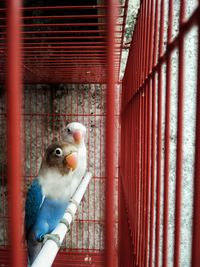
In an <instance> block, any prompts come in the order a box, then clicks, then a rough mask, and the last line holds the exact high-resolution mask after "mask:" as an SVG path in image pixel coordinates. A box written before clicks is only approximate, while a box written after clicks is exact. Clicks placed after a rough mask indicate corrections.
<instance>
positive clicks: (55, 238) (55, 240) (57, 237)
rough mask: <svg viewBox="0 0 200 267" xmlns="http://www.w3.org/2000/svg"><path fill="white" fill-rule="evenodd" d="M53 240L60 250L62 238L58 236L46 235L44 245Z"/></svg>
mask: <svg viewBox="0 0 200 267" xmlns="http://www.w3.org/2000/svg"><path fill="white" fill-rule="evenodd" d="M49 239H50V240H53V241H54V242H55V243H56V245H57V246H58V247H59V248H60V247H61V242H60V236H59V235H57V234H46V235H45V236H44V239H43V244H45V243H46V241H47V240H49Z"/></svg>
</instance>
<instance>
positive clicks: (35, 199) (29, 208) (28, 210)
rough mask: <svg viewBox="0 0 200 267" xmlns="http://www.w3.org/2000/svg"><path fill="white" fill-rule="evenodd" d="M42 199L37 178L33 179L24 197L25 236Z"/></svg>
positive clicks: (33, 221)
mask: <svg viewBox="0 0 200 267" xmlns="http://www.w3.org/2000/svg"><path fill="white" fill-rule="evenodd" d="M43 201H44V196H43V194H42V188H41V186H40V184H39V181H38V179H37V178H36V179H34V180H33V182H32V184H31V186H30V188H29V190H28V193H27V197H26V203H25V232H26V236H27V234H28V232H29V230H30V228H31V227H32V226H33V224H34V223H35V219H36V217H37V213H38V211H39V209H40V207H41V205H42V203H43Z"/></svg>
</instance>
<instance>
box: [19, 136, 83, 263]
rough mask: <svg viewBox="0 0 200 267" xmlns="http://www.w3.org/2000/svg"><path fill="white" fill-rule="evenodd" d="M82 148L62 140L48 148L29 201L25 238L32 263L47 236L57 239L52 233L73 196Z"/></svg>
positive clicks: (27, 200) (27, 202)
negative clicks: (73, 180)
mask: <svg viewBox="0 0 200 267" xmlns="http://www.w3.org/2000/svg"><path fill="white" fill-rule="evenodd" d="M77 163H78V150H77V148H76V147H75V146H73V145H72V144H69V143H67V142H63V141H58V142H56V143H53V144H51V145H49V147H48V148H47V149H46V151H45V155H44V157H43V159H42V163H41V166H40V169H39V172H38V175H37V177H36V178H34V179H33V181H32V183H31V186H30V188H29V189H28V192H27V196H26V201H25V223H24V225H25V238H26V241H27V248H28V262H29V265H32V263H33V262H34V260H35V259H36V257H37V255H38V254H39V252H40V250H41V248H42V246H43V243H44V241H45V237H46V236H48V238H50V239H53V240H54V241H55V242H56V239H57V241H58V242H56V243H57V244H58V243H59V240H58V236H56V237H55V236H54V237H53V235H52V236H51V234H50V233H51V232H52V231H53V230H54V229H55V228H56V226H57V224H58V223H59V222H60V221H61V220H62V218H63V215H64V213H65V211H66V208H67V206H68V203H69V199H70V197H71V192H70V184H71V182H72V179H73V172H74V171H75V169H76V168H77Z"/></svg>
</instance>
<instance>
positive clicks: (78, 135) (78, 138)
mask: <svg viewBox="0 0 200 267" xmlns="http://www.w3.org/2000/svg"><path fill="white" fill-rule="evenodd" d="M82 137H83V135H82V133H81V132H80V131H77V132H75V133H74V134H73V138H74V141H75V143H76V144H77V145H79V144H80V143H81V140H82Z"/></svg>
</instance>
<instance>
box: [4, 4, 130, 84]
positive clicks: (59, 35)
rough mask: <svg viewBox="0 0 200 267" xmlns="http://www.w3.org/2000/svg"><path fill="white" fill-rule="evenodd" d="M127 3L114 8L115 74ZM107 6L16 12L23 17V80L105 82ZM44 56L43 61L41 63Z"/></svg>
mask: <svg viewBox="0 0 200 267" xmlns="http://www.w3.org/2000/svg"><path fill="white" fill-rule="evenodd" d="M127 3H128V1H127V0H125V4H124V5H118V6H117V7H118V8H119V10H120V12H119V15H118V23H117V28H116V29H115V33H116V36H115V46H116V49H115V53H116V55H117V54H118V57H116V58H115V60H116V62H115V73H116V75H117V76H119V70H120V60H121V51H122V48H123V39H124V32H125V22H126V15H127V8H128V5H127ZM107 8H108V5H94V6H63V7H62V6H55V7H40V6H38V7H26V8H23V9H22V10H21V11H23V13H24V15H23V17H22V18H23V25H22V26H23V35H22V36H21V38H22V40H23V42H24V62H23V67H24V81H25V82H26V83H32V84H33V83H36V84H37V83H106V82H107V81H106V68H107V62H106V61H104V59H105V58H106V53H107V50H106V44H107V42H106V26H107V23H106V9H107ZM35 11H39V12H42V15H40V16H38V15H35V13H34V12H35ZM64 11H66V12H67V13H66V12H65V13H64V14H65V15H63V12H64ZM27 12H28V13H27ZM32 12H33V13H32ZM55 12H57V13H58V14H57V13H55ZM59 12H62V14H60V13H59ZM77 12H80V14H77ZM82 12H83V13H82ZM90 12H94V13H93V14H91V13H90ZM31 13H32V14H31ZM0 14H1V19H0V33H1V38H0V53H1V54H2V56H3V55H4V57H3V60H5V56H6V43H5V25H4V23H5V9H3V8H1V9H0ZM55 14H56V15H55ZM49 20H50V21H51V22H49ZM44 54H45V55H46V57H47V58H46V59H48V62H47V60H46V61H45V60H44V58H43V56H44ZM68 54H70V56H71V61H69V58H66V55H68ZM87 54H89V56H88V57H87V62H86V60H85V59H84V60H83V63H82V62H80V60H82V59H83V57H84V56H85V55H87ZM57 60H61V62H62V63H63V64H60V63H58V62H57ZM33 63H34V64H33ZM52 68H53V70H52ZM73 73H76V75H73ZM4 76H5V64H4V62H3V64H2V69H1V71H0V82H2V81H4Z"/></svg>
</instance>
